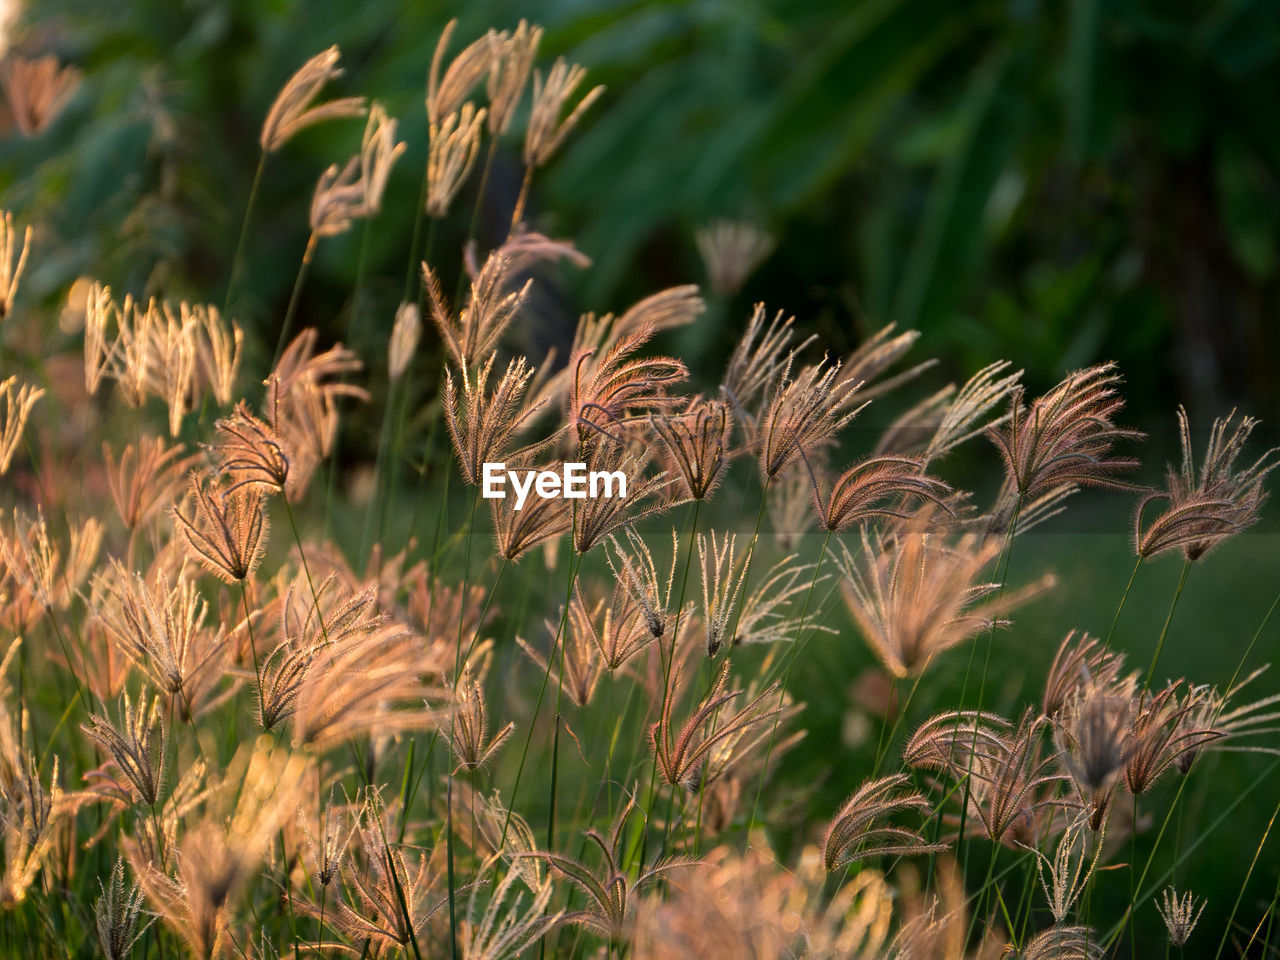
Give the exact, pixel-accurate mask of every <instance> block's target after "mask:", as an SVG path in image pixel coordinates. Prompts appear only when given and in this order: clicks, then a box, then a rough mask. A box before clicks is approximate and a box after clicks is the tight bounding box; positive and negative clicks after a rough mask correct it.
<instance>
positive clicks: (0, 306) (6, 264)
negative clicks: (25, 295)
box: [0, 210, 31, 321]
mask: <svg viewBox="0 0 1280 960" xmlns="http://www.w3.org/2000/svg"><path fill="white" fill-rule="evenodd" d="M16 236H17V234H16V233H15V232H14V229H13V214H12V213H10V212H9V211H8V210H5V211H4V213H3V215H2V216H0V321H2V320H4V318H5V317H7V316H8V315H9V314H10V312H12V310H13V298H14V297H15V296H17V293H18V281H19V280H21V279H22V270H23V268H24V267H25V266H26V265H27V253H28V252H29V251H30V250H31V224H27V228H26V230H25V231H23V234H22V249H21V250H20V251H19V252H18V259H17V260H14V258H13V253H14V239H15V237H16Z"/></svg>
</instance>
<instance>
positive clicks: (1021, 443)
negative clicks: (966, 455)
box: [987, 363, 1143, 500]
mask: <svg viewBox="0 0 1280 960" xmlns="http://www.w3.org/2000/svg"><path fill="white" fill-rule="evenodd" d="M1120 382H1121V379H1120V375H1119V374H1118V373H1117V372H1116V368H1115V364H1113V363H1104V364H1098V365H1097V366H1093V367H1089V368H1087V369H1085V370H1077V371H1075V372H1073V373H1070V374H1068V375H1067V377H1066V379H1064V380H1063V381H1062V382H1061V383H1059V384H1058V385H1057V386H1056V387H1054V388H1053V389H1052V390H1050V391H1049V392H1048V393H1046V394H1044V395H1043V396H1041V397H1037V398H1036V399H1035V400H1034V401H1032V403H1031V406H1030V408H1029V409H1028V408H1025V407H1024V406H1023V405H1022V395H1023V390H1022V388H1021V387H1017V388H1015V389H1014V390H1012V391H1011V400H1010V404H1009V419H1008V422H1007V423H1006V424H1004V425H1003V426H1000V427H996V426H992V427H988V428H987V435H988V436H989V437H990V438H991V439H992V441H993V442H994V443H995V445H996V447H997V448H998V449H999V451H1000V455H1001V457H1003V458H1004V464H1005V472H1006V474H1007V475H1008V479H1009V484H1010V486H1011V487H1012V488H1013V489H1014V490H1015V491H1017V493H1018V495H1019V496H1020V497H1022V498H1023V499H1024V500H1027V499H1031V498H1033V497H1035V496H1036V495H1037V494H1040V493H1044V492H1045V491H1047V490H1050V489H1052V488H1053V487H1056V486H1059V485H1061V484H1077V485H1080V486H1100V487H1111V488H1116V489H1125V488H1130V487H1131V486H1132V484H1129V483H1127V482H1125V481H1124V480H1122V479H1121V476H1120V475H1121V474H1124V473H1127V472H1129V471H1131V470H1134V469H1136V468H1137V466H1138V461H1137V460H1135V459H1133V458H1131V457H1115V456H1113V455H1112V448H1113V447H1114V446H1115V444H1116V443H1118V442H1121V441H1125V440H1138V439H1141V438H1142V436H1143V434H1142V433H1141V432H1139V431H1137V430H1129V429H1126V428H1124V427H1119V426H1116V425H1115V423H1113V422H1112V421H1113V418H1114V417H1115V416H1116V414H1118V413H1119V412H1120V411H1121V410H1122V409H1123V408H1124V398H1122V397H1121V396H1120V393H1119V390H1118V387H1119V385H1120Z"/></svg>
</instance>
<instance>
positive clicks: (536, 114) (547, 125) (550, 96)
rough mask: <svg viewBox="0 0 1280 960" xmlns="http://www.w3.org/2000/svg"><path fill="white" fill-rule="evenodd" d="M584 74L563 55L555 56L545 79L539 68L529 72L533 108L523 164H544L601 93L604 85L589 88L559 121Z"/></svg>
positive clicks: (584, 76)
mask: <svg viewBox="0 0 1280 960" xmlns="http://www.w3.org/2000/svg"><path fill="white" fill-rule="evenodd" d="M586 77H587V71H586V68H585V67H582V66H579V65H578V64H576V63H575V64H574V65H573V66H569V64H568V63H567V62H566V61H565V59H564V57H557V58H556V62H555V63H554V64H553V65H552V67H551V69H550V70H549V71H548V72H547V74H546V76H545V78H544V77H543V74H542V71H541V70H534V71H533V108H532V110H531V111H530V113H529V127H528V129H527V130H526V131H525V138H524V162H525V165H526V166H528V167H530V168H533V167H542V166H546V164H547V162H548V161H549V160H550V159H551V157H552V156H553V155H554V154H555V152H556V150H557V149H559V147H560V144H561V143H563V142H564V138H565V137H567V136H568V135H569V132H570V131H571V130H573V128H574V127H576V126H577V125H578V121H579V120H581V119H582V115H583V114H584V113H586V112H587V109H588V108H589V107H590V106H591V105H592V104H593V103H595V102H596V100H598V99H600V97H601V96H602V95H603V94H604V87H593V88H592V89H591V90H589V91H587V94H586V96H584V97H583V98H582V99H581V100H579V101H578V105H577V106H575V107H574V108H573V109H572V110H570V111H569V115H568V116H566V117H564V119H563V120H561V115H562V114H563V113H564V108H565V106H566V105H567V104H568V102H569V100H570V98H571V97H572V96H573V93H574V91H575V90H577V88H578V85H579V84H581V83H582V81H583V80H585V79H586Z"/></svg>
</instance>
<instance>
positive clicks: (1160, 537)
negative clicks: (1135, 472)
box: [1134, 407, 1280, 560]
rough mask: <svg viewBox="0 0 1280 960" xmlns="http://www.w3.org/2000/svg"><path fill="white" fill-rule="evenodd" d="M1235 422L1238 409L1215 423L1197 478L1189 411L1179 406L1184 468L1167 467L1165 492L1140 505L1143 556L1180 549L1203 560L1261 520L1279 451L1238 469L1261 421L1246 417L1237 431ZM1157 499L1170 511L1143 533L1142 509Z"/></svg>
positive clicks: (1137, 526) (1137, 531) (1137, 522)
mask: <svg viewBox="0 0 1280 960" xmlns="http://www.w3.org/2000/svg"><path fill="white" fill-rule="evenodd" d="M1234 419H1235V411H1234V410H1233V411H1232V412H1231V413H1230V414H1229V415H1228V416H1226V417H1219V418H1218V419H1217V420H1215V421H1214V422H1213V429H1212V431H1210V434H1209V444H1208V447H1207V448H1206V450H1205V457H1204V463H1203V465H1202V466H1201V468H1200V471H1199V477H1198V478H1197V475H1196V474H1197V471H1196V466H1195V459H1194V457H1193V455H1192V450H1191V428H1190V425H1189V423H1188V421H1187V412H1186V410H1184V409H1183V408H1182V407H1178V435H1179V438H1180V440H1181V442H1182V464H1181V467H1180V469H1178V470H1177V471H1175V470H1174V469H1173V467H1172V465H1171V466H1170V467H1169V468H1168V474H1167V475H1168V480H1167V483H1166V487H1165V489H1164V490H1163V491H1159V492H1156V493H1152V494H1150V495H1148V496H1147V497H1146V498H1145V499H1143V501H1142V502H1141V503H1140V504H1139V505H1138V509H1137V512H1136V514H1135V517H1134V549H1135V550H1136V551H1137V553H1138V556H1140V557H1143V558H1146V557H1154V556H1156V555H1157V554H1159V553H1163V552H1164V551H1166V550H1173V549H1176V548H1181V550H1182V552H1183V554H1184V555H1185V556H1186V558H1187V559H1188V560H1199V559H1200V558H1201V557H1203V556H1204V555H1205V554H1206V553H1208V552H1209V550H1211V549H1212V548H1213V547H1214V546H1216V545H1217V544H1219V543H1222V542H1223V541H1225V540H1228V539H1230V538H1231V537H1233V536H1235V535H1236V534H1237V533H1239V532H1240V531H1242V530H1244V529H1246V528H1247V527H1250V526H1252V525H1253V524H1254V523H1256V522H1257V519H1258V512H1259V510H1260V509H1261V507H1262V504H1263V502H1264V501H1265V500H1266V498H1267V493H1266V490H1265V489H1263V482H1264V481H1265V480H1266V478H1267V474H1269V473H1270V472H1271V471H1272V470H1274V469H1275V468H1276V467H1277V466H1280V459H1277V458H1276V456H1275V455H1276V453H1277V452H1280V448H1274V449H1271V450H1268V451H1266V452H1265V453H1264V454H1262V456H1260V457H1259V458H1258V459H1257V460H1255V461H1254V462H1253V464H1252V465H1251V466H1249V467H1246V468H1243V469H1239V470H1237V469H1236V466H1235V462H1236V460H1237V458H1239V456H1240V454H1241V453H1242V452H1243V451H1244V446H1245V444H1246V443H1247V442H1248V440H1249V435H1250V434H1251V433H1252V432H1253V429H1254V427H1256V426H1257V425H1258V421H1257V420H1255V419H1254V418H1253V417H1244V418H1242V419H1241V420H1240V422H1239V423H1238V424H1236V425H1235V426H1234V428H1233V427H1232V421H1233V420H1234ZM1157 500H1160V501H1164V502H1165V504H1166V505H1167V506H1166V509H1165V511H1164V512H1163V513H1161V514H1160V516H1158V517H1156V519H1155V520H1153V521H1152V522H1151V523H1150V524H1149V525H1148V526H1147V528H1146V529H1145V530H1144V529H1143V527H1142V514H1143V511H1144V509H1145V508H1146V506H1147V505H1148V504H1150V503H1151V502H1152V501H1157Z"/></svg>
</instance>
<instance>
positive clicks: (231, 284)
mask: <svg viewBox="0 0 1280 960" xmlns="http://www.w3.org/2000/svg"><path fill="white" fill-rule="evenodd" d="M266 168H267V152H266V151H265V150H262V151H259V153H258V168H257V169H256V170H255V171H254V173H253V184H252V186H250V187H249V201H248V203H246V204H245V208H244V218H243V219H242V220H241V221H240V238H239V239H238V240H236V252H235V253H234V254H233V255H232V257H231V276H230V277H228V278H227V295H226V298H225V299H223V301H222V315H223V316H224V317H225V316H226V314H227V311H228V310H230V309H231V293H232V291H233V290H234V289H235V283H236V279H237V278H238V277H239V275H240V263H241V258H242V257H243V255H244V244H245V240H246V239H247V238H248V236H249V221H250V220H251V219H252V218H253V208H254V206H255V204H256V203H257V200H258V187H259V186H261V185H262V174H263V171H264V170H266Z"/></svg>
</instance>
